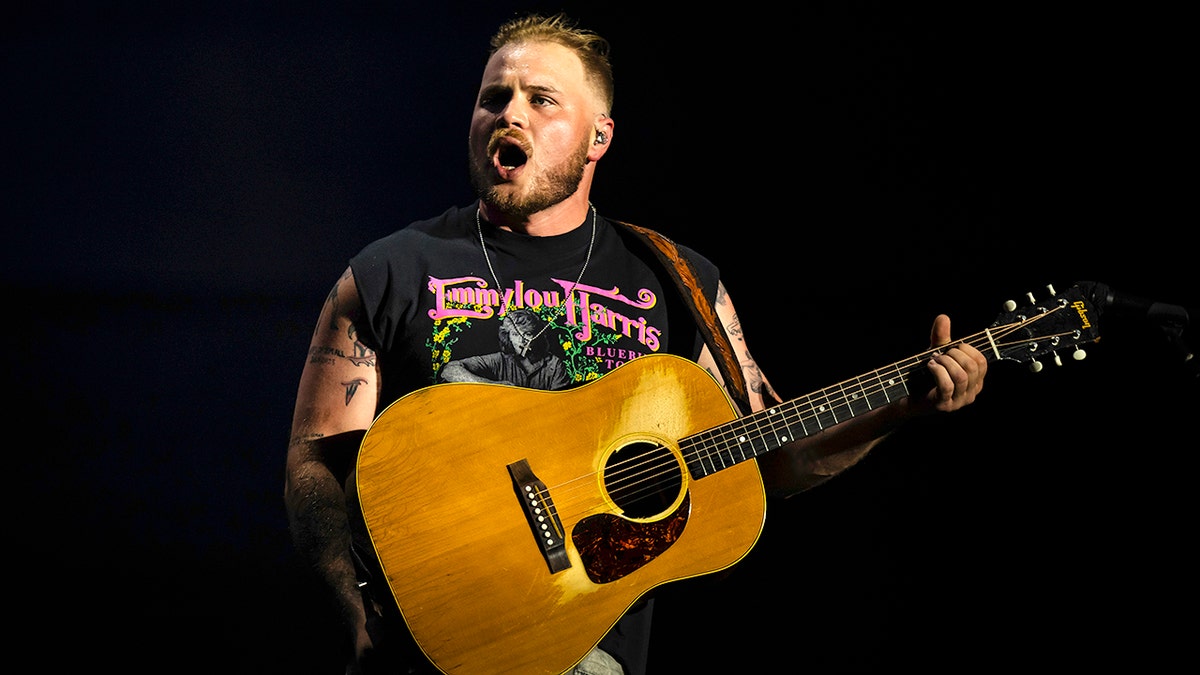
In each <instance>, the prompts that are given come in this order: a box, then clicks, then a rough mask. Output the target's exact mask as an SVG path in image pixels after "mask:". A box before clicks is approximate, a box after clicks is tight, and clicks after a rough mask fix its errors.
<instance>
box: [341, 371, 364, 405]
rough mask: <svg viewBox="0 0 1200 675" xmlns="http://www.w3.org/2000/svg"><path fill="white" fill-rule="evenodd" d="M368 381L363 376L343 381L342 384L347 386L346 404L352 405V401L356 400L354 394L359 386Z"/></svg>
mask: <svg viewBox="0 0 1200 675" xmlns="http://www.w3.org/2000/svg"><path fill="white" fill-rule="evenodd" d="M366 383H367V381H366V380H364V379H363V378H361V377H356V378H354V379H353V380H350V381H348V382H343V383H342V386H343V387H345V388H346V405H350V401H352V400H354V395H355V394H357V393H358V387H359V386H360V385H364V384H366Z"/></svg>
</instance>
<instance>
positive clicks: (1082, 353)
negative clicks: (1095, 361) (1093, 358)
mask: <svg viewBox="0 0 1200 675" xmlns="http://www.w3.org/2000/svg"><path fill="white" fill-rule="evenodd" d="M1071 358H1073V359H1075V360H1076V361H1082V360H1084V359H1086V358H1087V350H1085V349H1083V348H1082V347H1076V348H1075V351H1074V353H1072V354H1071Z"/></svg>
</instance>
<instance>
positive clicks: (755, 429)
mask: <svg viewBox="0 0 1200 675" xmlns="http://www.w3.org/2000/svg"><path fill="white" fill-rule="evenodd" d="M1048 288H1050V291H1051V295H1052V296H1053V297H1052V298H1051V300H1050V302H1047V303H1046V304H1045V305H1036V304H1034V305H1031V306H1027V307H1022V308H1019V309H1018V308H1017V307H1016V304H1015V303H1009V304H1010V306H1008V307H1007V309H1008V312H1007V313H1006V314H1002V315H1001V316H1000V317H999V318H998V319H997V320H996V322H995V323H993V324H992V325H991V326H990V327H989V328H987V329H985V330H983V331H980V332H978V333H976V334H974V335H972V336H969V337H967V338H966V339H964V340H963V342H964V343H967V344H971V345H973V346H974V347H975V348H977V349H979V351H980V352H981V353H983V355H984V356H985V357H986V358H987V360H988V361H989V362H992V361H1000V360H1004V361H1014V362H1019V363H1026V362H1027V363H1029V364H1030V367H1031V368H1032V369H1033V370H1034V372H1037V371H1039V370H1041V363H1040V362H1039V361H1038V360H1037V357H1041V356H1048V357H1052V358H1053V360H1054V362H1055V363H1059V364H1061V359H1060V358H1059V355H1058V352H1059V351H1061V350H1065V349H1068V348H1070V349H1073V350H1074V351H1073V354H1072V358H1074V359H1075V360H1080V359H1083V358H1084V357H1085V356H1086V352H1085V351H1084V350H1083V349H1081V348H1080V345H1082V344H1084V343H1087V342H1095V341H1097V340H1098V339H1099V331H1098V327H1097V325H1096V323H1097V322H1096V319H1097V318H1098V317H1099V312H1098V311H1097V310H1096V309H1095V307H1093V306H1092V305H1091V304H1090V302H1089V301H1088V297H1086V295H1085V291H1086V290H1087V289H1086V288H1081V287H1079V286H1075V287H1072V288H1071V289H1069V290H1068V291H1067V293H1066V294H1064V295H1058V294H1057V293H1055V292H1054V290H1053V287H1048ZM1032 299H1033V298H1032V296H1031V297H1030V300H1032ZM939 351H940V350H938V349H930V350H927V351H925V352H922V353H920V354H917V355H915V356H912V357H909V358H908V359H905V360H903V361H898V362H896V363H893V364H892V365H890V366H885V367H883V368H880V369H878V370H874V371H871V372H869V373H866V374H864V375H860V376H858V377H856V378H853V379H850V380H846V381H844V382H841V383H838V384H835V385H833V386H832V387H826V388H825V389H822V390H820V391H817V392H813V393H811V394H808V395H807V396H801V397H800V398H796V399H793V400H791V401H788V402H786V403H781V404H779V405H777V406H773V407H771V408H769V409H766V410H760V411H758V412H756V413H754V414H751V415H747V416H746V417H742V418H740V419H737V420H734V421H732V422H729V423H727V424H723V425H720V426H718V427H714V428H712V429H709V430H707V431H703V432H701V433H698V434H694V435H692V436H688V437H687V438H684V439H681V441H680V449H681V450H682V452H683V455H684V457H685V459H686V461H687V467H688V471H690V472H691V474H692V477H693V478H695V479H699V478H703V477H705V476H709V475H712V474H714V473H716V472H718V471H720V470H722V469H726V468H728V467H731V466H735V465H737V464H740V463H741V462H744V461H746V460H748V459H751V458H753V457H760V456H762V455H764V454H766V453H768V452H770V451H772V450H775V449H776V448H778V447H780V446H782V445H784V444H785V443H790V442H792V441H795V440H799V439H801V438H806V437H808V436H812V435H813V434H816V433H818V432H820V431H822V430H824V429H828V428H830V427H832V426H835V425H838V424H841V423H842V422H845V421H847V420H851V419H854V418H855V417H857V416H859V415H862V414H864V413H866V412H869V411H871V410H874V409H876V408H879V407H882V406H885V405H887V404H889V403H891V402H892V401H897V400H900V399H902V398H905V397H907V396H908V395H909V385H910V384H915V383H913V382H912V380H913V378H914V377H924V376H925V375H926V373H925V369H924V367H925V363H926V361H928V359H929V358H930V357H932V356H933V355H934V354H936V353H938V352H939Z"/></svg>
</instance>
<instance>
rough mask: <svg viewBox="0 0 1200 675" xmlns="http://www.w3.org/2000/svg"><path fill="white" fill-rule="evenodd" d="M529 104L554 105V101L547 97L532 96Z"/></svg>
mask: <svg viewBox="0 0 1200 675" xmlns="http://www.w3.org/2000/svg"><path fill="white" fill-rule="evenodd" d="M529 102H530V103H532V104H534V105H554V101H553V99H550V98H549V97H546V96H532V97H530V99H529Z"/></svg>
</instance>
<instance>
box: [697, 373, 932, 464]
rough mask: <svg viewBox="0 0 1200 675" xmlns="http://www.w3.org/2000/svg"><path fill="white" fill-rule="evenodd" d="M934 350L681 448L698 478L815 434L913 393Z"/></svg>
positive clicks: (707, 434)
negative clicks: (911, 388)
mask: <svg viewBox="0 0 1200 675" xmlns="http://www.w3.org/2000/svg"><path fill="white" fill-rule="evenodd" d="M930 354H932V352H927V353H925V354H922V355H918V356H914V357H912V358H910V359H908V360H906V361H901V362H897V363H893V364H892V365H890V366H886V367H884V368H880V369H878V370H874V371H872V372H869V373H866V374H863V375H860V376H858V377H855V378H853V379H850V380H846V381H844V382H840V383H838V384H835V385H833V386H831V387H826V388H825V389H822V390H820V391H816V392H813V393H811V394H807V395H805V396H801V397H799V398H795V399H792V400H790V401H787V402H785V403H781V404H779V405H776V406H772V407H770V408H768V409H765V410H760V411H758V412H756V413H753V414H751V415H747V416H745V417H742V418H739V419H736V420H734V421H732V422H729V423H728V424H723V425H721V426H718V427H714V428H712V429H708V430H706V431H703V432H701V433H698V434H694V435H692V436H688V437H687V438H684V439H682V440H681V441H680V449H681V450H682V452H683V455H684V457H685V459H686V461H687V466H688V471H689V472H690V473H691V474H692V477H693V478H694V479H699V478H703V477H705V476H708V475H711V474H713V473H716V472H718V471H721V470H722V469H726V468H729V467H731V466H734V465H737V464H740V463H741V462H744V461H746V460H748V459H752V458H754V457H760V456H762V455H765V454H766V453H768V452H771V451H772V450H775V449H776V448H779V447H780V446H782V445H784V444H786V443H790V442H792V441H795V440H799V439H801V438H806V437H808V436H812V435H813V434H816V433H818V432H820V431H822V430H824V429H828V428H830V427H833V426H835V425H838V424H841V423H842V422H846V421H848V420H851V419H853V418H855V417H857V416H859V415H862V414H864V413H867V412H870V411H871V410H874V409H876V408H880V407H883V406H885V405H887V404H889V403H891V402H893V401H897V400H900V399H902V398H905V397H907V396H908V395H909V387H908V384H909V382H910V380H911V379H912V377H913V376H914V374H915V373H916V372H918V369H919V368H921V367H922V366H923V364H924V363H925V360H926V359H927V358H928V356H929V355H930Z"/></svg>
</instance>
